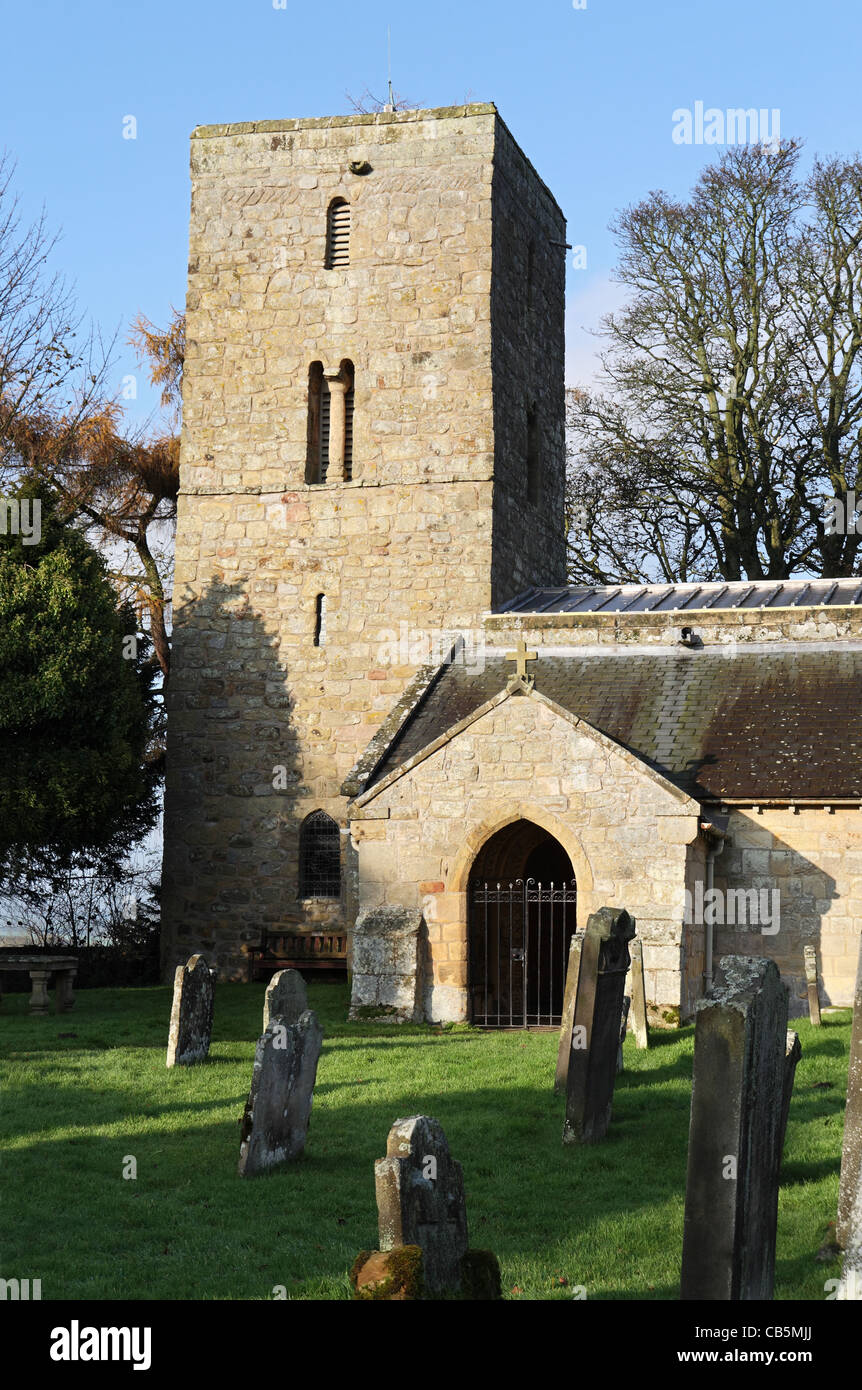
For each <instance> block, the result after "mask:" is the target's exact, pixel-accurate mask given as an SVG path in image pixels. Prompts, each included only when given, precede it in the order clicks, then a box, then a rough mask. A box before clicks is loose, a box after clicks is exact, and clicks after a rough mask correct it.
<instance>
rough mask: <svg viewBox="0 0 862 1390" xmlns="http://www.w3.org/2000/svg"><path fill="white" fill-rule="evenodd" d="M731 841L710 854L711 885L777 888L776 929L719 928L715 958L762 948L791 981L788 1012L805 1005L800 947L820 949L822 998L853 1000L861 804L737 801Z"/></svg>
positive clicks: (861, 908) (861, 900)
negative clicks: (743, 803)
mask: <svg viewBox="0 0 862 1390" xmlns="http://www.w3.org/2000/svg"><path fill="white" fill-rule="evenodd" d="M728 832H729V834H730V835H731V837H732V844H731V845H730V846H729V847H728V848H727V849H725V851H724V852H723V854H721V855H720V856H719V857H718V858H717V859H716V861H715V886H716V887H717V888H721V889H723V890H726V889H728V888H730V889H734V888H757V889H761V888H764V889H766V890H767V891H771V890H772V889H778V890H779V892H780V899H779V906H780V922H779V930H778V931H777V932H775V933H772V932H770V933H768V934H764V933H763V932H762V931H761V930H760V929H757V928H755V929H754V930H751V929H748V928H746V927H743V928H740V927H739V926H730V925H725V926H724V927H718V926H717V927H716V929H715V940H716V949H715V957H716V959H717V958H718V956H719V955H721V954H725V953H727V954H735V955H761V956H762V955H765V956H769V957H771V959H772V960H774V961H775V962H776V964H777V965H778V967H779V969H780V971H781V976H782V979H783V980H784V981H785V983H786V984H788V985H789V986H790V1014H791V1017H795V1016H797V1015H799V1014H805V1013H807V1012H808V1004H807V991H806V984H805V967H804V961H803V948H804V947H805V946H806V945H808V944H811V945H813V946H814V948H815V950H816V952H817V964H818V972H819V982H820V998H821V1003H823V1004H833V1005H838V1006H842V1007H845V1008H846V1007H850V1006H851V1005H852V1003H853V988H854V983H855V971H856V958H857V953H858V948H859V925H860V921H862V809H859V808H849V807H836V808H834V810H832V811H830V810H829V809H828V808H827V807H807V806H806V807H799V808H798V810H797V811H795V812H794V811H793V810H792V809H791V808H789V807H763V808H761V809H760V810H759V811H758V810H755V809H754V808H752V807H748V808H745V809H743V808H738V809H735V810H734V811H733V813H732V814H731V817H730V821H729V825H728Z"/></svg>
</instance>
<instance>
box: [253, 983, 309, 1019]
mask: <svg viewBox="0 0 862 1390" xmlns="http://www.w3.org/2000/svg"><path fill="white" fill-rule="evenodd" d="M307 1008H308V991H307V990H306V988H305V980H304V979H303V978H302V976H301V975H300V973H299V971H298V970H279V971H277V972H276V974H275V975H273V977H272V979H271V980H270V982H269V984H268V985H267V987H266V995H265V997H264V1001H263V1031H264V1032H266V1030H267V1028H268V1027H269V1025H270V1023H271V1022H272V1020H273V1019H274V1018H280V1019H281V1021H282V1022H283V1023H296V1022H298V1020H299V1018H300V1016H301V1015H302V1014H304V1013H305V1011H306V1009H307Z"/></svg>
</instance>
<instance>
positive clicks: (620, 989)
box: [563, 907, 635, 1144]
mask: <svg viewBox="0 0 862 1390" xmlns="http://www.w3.org/2000/svg"><path fill="white" fill-rule="evenodd" d="M634 932H635V922H634V918H633V917H630V916H629V914H628V913H627V912H626V911H625V909H616V908H611V907H602V908H600V909H599V911H598V912H594V913H593V914H592V915H591V917H590V918H589V921H588V922H587V929H586V931H585V933H584V943H583V948H582V951H581V962H580V969H579V971H578V992H577V997H576V999H575V1011H574V1021H573V1024H572V1047H571V1054H570V1057H569V1070H568V1076H567V1078H566V1121H565V1124H564V1126H563V1143H564V1144H594V1143H596V1142H597V1141H598V1140H600V1139H603V1138H604V1136H605V1134H606V1133H607V1129H608V1125H609V1124H610V1119H611V1105H612V1103H613V1098H614V1081H615V1080H616V1072H617V1054H618V1052H619V1040H620V1017H621V1015H622V1008H623V996H624V994H625V985H626V974H627V972H628V968H629V950H628V943H629V942H630V941H631V939H632V937H633V936H634Z"/></svg>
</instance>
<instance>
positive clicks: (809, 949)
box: [803, 946, 820, 1027]
mask: <svg viewBox="0 0 862 1390" xmlns="http://www.w3.org/2000/svg"><path fill="white" fill-rule="evenodd" d="M803 955H804V957H805V982H806V984H807V985H808V1013H809V1015H810V1017H811V1022H812V1023H813V1024H815V1026H816V1027H819V1026H820V995H819V994H818V992H817V952H816V951H815V949H814V947H813V946H806V947H805V948H804V950H803Z"/></svg>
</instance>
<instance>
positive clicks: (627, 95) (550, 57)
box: [0, 0, 862, 404]
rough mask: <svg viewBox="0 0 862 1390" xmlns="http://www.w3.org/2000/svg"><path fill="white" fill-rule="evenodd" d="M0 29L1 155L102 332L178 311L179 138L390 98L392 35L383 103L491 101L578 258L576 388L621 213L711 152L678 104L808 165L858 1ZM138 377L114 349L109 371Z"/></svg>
mask: <svg viewBox="0 0 862 1390" xmlns="http://www.w3.org/2000/svg"><path fill="white" fill-rule="evenodd" d="M276 3H279V4H280V3H281V0H276ZM0 19H2V31H0V32H2V34H3V49H4V61H3V82H2V88H0V146H5V147H6V149H7V150H8V151H9V152H10V153H11V154H12V155H13V156H14V157H15V158H16V159H17V161H18V174H17V187H18V189H19V191H20V192H21V194H22V196H23V199H24V203H25V208H26V210H27V211H28V212H30V213H32V212H35V211H37V210H38V208H39V207H40V206H41V205H42V203H43V202H44V204H45V207H46V209H47V212H48V216H49V219H50V221H51V223H52V224H53V225H54V226H58V227H60V228H61V229H62V233H63V239H62V242H61V245H60V248H59V251H58V253H57V257H56V263H57V265H58V267H59V268H61V269H62V270H63V271H65V272H66V273H67V274H68V275H69V276H70V277H71V279H73V280H74V282H75V285H76V289H77V295H78V300H79V304H80V307H81V308H82V309H84V310H85V311H86V312H87V313H88V314H90V315H92V316H93V318H94V319H95V320H96V322H97V323H98V324H99V325H100V326H101V327H102V329H103V330H104V331H106V332H107V333H108V334H111V333H113V331H114V329H115V328H117V327H118V326H121V327H122V329H123V336H124V335H125V326H126V325H127V324H128V321H129V320H130V319H131V318H132V317H133V315H134V314H135V313H136V312H137V311H138V310H143V312H144V313H145V314H147V315H148V316H149V317H150V318H151V319H153V320H154V321H155V322H157V323H163V322H165V321H166V320H167V317H168V312H169V306H170V305H171V304H174V305H176V306H177V307H180V306H181V305H182V304H183V301H184V294H185V267H186V259H187V256H186V249H187V218H188V203H189V185H188V136H189V133H190V131H191V130H192V129H193V128H194V126H196V125H199V124H205V123H210V122H215V121H243V120H255V119H273V118H278V117H290V116H322V115H329V114H334V113H340V112H349V111H350V110H351V106H350V103H349V100H348V99H347V96H346V95H345V94H346V93H347V92H349V93H351V94H352V95H353V96H356V97H359V96H360V95H361V94H362V92H363V91H364V89H365V88H366V86H367V87H370V88H371V90H372V91H373V92H375V93H376V94H379V95H383V94H384V91H385V85H386V30H387V25H390V26H391V29H392V63H393V78H394V84H395V87H396V89H397V90H400V91H401V92H402V93H404V95H405V96H407V97H408V98H410V99H411V100H412V101H414V102H417V103H419V104H421V105H423V106H442V105H449V104H452V103H457V102H462V101H464V100H467V99H469V100H476V101H494V102H496V104H497V106H498V108H499V110H500V113H501V115H502V116H503V119H504V120H505V121H506V123H507V124H508V126H509V127H510V129H511V130H512V132H513V134H514V135H515V138H516V139H517V140H518V141H519V142H520V144H521V145H522V147H523V148H524V150H525V151H526V153H527V154H528V155H529V157H530V158H531V159H532V161H533V163H534V164H535V165H536V167H537V169H538V170H539V173H540V174H541V175H542V177H543V178H544V179H545V180H546V182H547V183H548V184H549V185H550V187H551V188H552V189H553V191H554V193H555V194H556V197H557V199H558V201H559V202H560V204H561V205H562V207H563V209H564V211H565V213H566V215H567V217H568V219H569V238H568V239H569V241H570V242H573V243H576V244H582V245H584V246H585V247H586V248H587V269H586V270H575V269H573V268H570V270H569V285H568V296H569V299H568V305H569V307H568V323H569V352H570V367H569V379H570V381H576V380H578V379H582V378H583V377H584V376H585V375H587V374H589V372H590V371H591V370H592V369H593V354H594V351H595V345H594V343H593V341H592V340H591V339H590V338H589V337H587V336H585V335H584V333H583V332H582V326H583V325H587V324H591V323H595V321H596V319H597V316H598V314H599V313H601V312H602V311H604V310H605V309H607V308H609V307H613V304H614V303H615V302H617V298H618V291H616V292H615V289H614V286H613V284H612V283H611V276H612V272H613V266H614V261H615V250H614V245H613V241H612V238H611V237H610V236H609V234H608V231H607V226H608V223H609V221H610V220H611V218H612V217H613V215H614V213H615V211H616V210H618V209H619V208H621V207H623V206H625V205H627V204H629V203H632V202H635V201H637V200H639V199H640V198H642V197H644V196H645V195H646V194H647V193H648V192H649V191H650V190H651V189H653V188H665V189H667V190H668V191H670V192H674V193H678V194H682V193H684V192H685V191H686V190H687V189H688V188H689V187H690V186H691V184H692V183H693V182H694V180H695V179H696V177H697V173H698V170H699V169H700V167H701V166H702V164H703V163H704V162H706V161H707V160H708V159H710V158H711V157H713V156H714V153H715V152H714V151H712V150H710V148H708V147H706V146H697V145H690V146H684V145H678V144H675V143H674V141H673V139H672V136H671V132H672V124H673V123H672V113H673V111H674V110H675V109H677V108H681V107H688V108H693V107H694V104H695V102H697V101H702V102H703V103H704V105H705V106H706V107H710V106H713V107H718V108H721V109H726V108H728V107H740V106H741V107H752V106H753V107H756V108H758V109H759V108H762V107H763V108H768V109H769V110H772V108H774V107H777V108H779V110H780V112H781V118H780V119H781V134H782V136H794V135H795V136H801V137H802V138H804V139H805V141H806V143H807V153H808V154H811V153H813V152H814V151H817V152H820V153H830V154H831V153H840V154H850V153H853V152H855V151H856V150H857V149H859V148H860V147H862V130H860V127H862V109H860V102H859V74H860V53H862V4H860V3H859V0H820V3H818V4H816V5H815V4H810V3H806V4H803V3H802V0H723V3H721V4H719V5H705V4H698V3H697V0H653V2H652V3H648V0H586V8H585V9H577V10H576V9H575V8H574V7H573V4H572V0H532V2H531V3H516V2H515V0H497V3H493V0H434V2H433V3H425V4H421V5H420V4H404V3H398V4H396V3H394V0H388V2H387V0H354V3H347V0H329V2H328V3H326V0H318V2H317V3H311V4H309V3H308V0H286V4H285V7H284V8H283V9H282V8H275V5H274V3H273V0H172V3H167V0H145V3H138V4H134V5H132V4H122V3H119V0H76V3H69V0H37V2H36V3H34V0H2V9H0ZM127 115H133V116H135V118H136V121H137V139H136V140H124V139H123V138H122V131H123V118H124V117H125V116H127ZM133 369H134V361H133V358H132V355H131V352H130V350H128V349H123V351H122V353H121V355H120V357H119V360H118V363H117V370H116V375H117V379H119V377H120V376H121V375H122V374H123V373H124V372H127V371H131V370H133ZM149 400H150V401H151V400H152V397H150V398H149ZM146 401H147V398H146V397H144V398H143V399H142V402H141V404H145V403H146Z"/></svg>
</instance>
